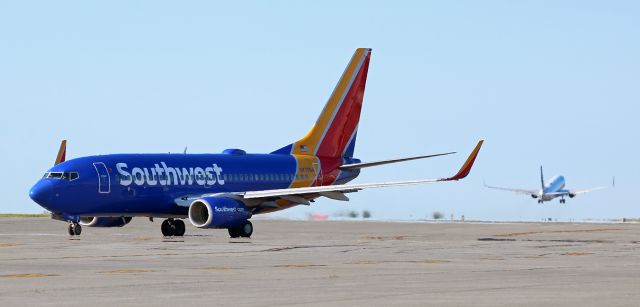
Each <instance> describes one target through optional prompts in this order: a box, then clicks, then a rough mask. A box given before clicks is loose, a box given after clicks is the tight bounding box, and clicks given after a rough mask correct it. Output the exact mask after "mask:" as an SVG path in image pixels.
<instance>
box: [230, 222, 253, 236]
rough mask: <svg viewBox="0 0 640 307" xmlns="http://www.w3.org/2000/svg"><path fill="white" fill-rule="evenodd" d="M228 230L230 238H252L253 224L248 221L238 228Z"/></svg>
mask: <svg viewBox="0 0 640 307" xmlns="http://www.w3.org/2000/svg"><path fill="white" fill-rule="evenodd" d="M228 230H229V236H230V237H232V238H238V237H243V238H250V237H251V234H253V224H251V222H249V221H246V222H245V223H244V224H242V225H240V226H237V227H233V228H229V229H228Z"/></svg>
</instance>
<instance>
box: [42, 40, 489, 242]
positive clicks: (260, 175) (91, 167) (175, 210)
mask: <svg viewBox="0 0 640 307" xmlns="http://www.w3.org/2000/svg"><path fill="white" fill-rule="evenodd" d="M370 57H371V49H367V48H360V49H357V50H356V52H355V54H354V55H353V57H352V58H351V61H350V62H349V65H348V66H347V68H346V70H345V71H344V73H343V75H342V77H341V78H340V81H339V82H338V84H337V86H336V87H335V89H334V91H333V93H332V94H331V97H329V101H328V102H327V104H326V105H325V107H324V109H323V110H322V113H321V114H320V117H319V118H318V119H317V121H316V123H315V125H313V127H312V128H311V130H310V131H309V132H308V133H307V135H306V136H304V137H303V138H302V139H300V140H298V141H296V142H295V143H292V144H289V145H287V146H285V147H282V148H280V149H278V150H276V151H274V152H272V153H269V154H248V153H246V152H245V151H243V150H241V149H227V150H224V151H223V152H222V153H221V154H187V153H186V151H185V153H183V154H111V155H98V156H89V157H81V158H76V159H72V160H69V161H65V156H66V151H67V150H66V140H63V141H62V143H61V145H60V150H59V152H58V156H57V158H56V160H55V165H54V167H52V168H51V169H49V170H48V171H47V172H46V173H45V174H44V177H43V178H41V179H40V180H39V181H38V182H37V183H36V184H35V185H34V186H33V188H32V189H31V191H30V192H29V196H30V197H31V199H33V200H34V201H35V202H36V203H38V204H39V205H40V206H42V207H44V208H45V209H47V210H49V211H50V212H51V216H52V218H54V219H57V220H61V221H66V222H69V228H68V231H69V234H70V235H79V234H80V233H81V231H82V225H84V226H90V227H120V226H124V225H126V224H127V223H129V222H130V221H131V219H132V217H148V218H149V219H153V218H154V217H156V218H164V219H166V220H164V221H163V223H162V227H161V230H162V233H163V235H165V236H182V235H184V232H185V224H184V222H183V221H182V219H185V218H188V219H189V221H190V222H191V223H192V224H193V226H195V227H199V228H218V229H228V231H229V235H230V236H231V237H250V236H251V234H252V233H253V225H252V224H251V222H250V221H249V219H250V218H251V217H252V216H253V215H255V214H262V213H268V212H273V211H278V210H283V209H287V208H290V207H292V206H296V205H309V204H310V202H313V201H314V200H315V199H316V198H319V197H327V198H330V199H334V200H341V201H347V200H349V198H347V196H346V195H345V194H347V193H352V192H357V191H360V190H363V189H367V188H380V187H390V186H404V185H413V184H426V183H434V182H444V181H454V180H459V179H462V178H464V177H466V176H467V175H468V174H469V171H470V170H471V167H472V166H473V163H474V161H475V159H476V157H477V155H478V152H479V150H480V147H481V146H482V142H483V141H482V140H481V141H480V142H479V143H478V144H477V146H476V147H475V149H474V150H473V152H472V153H471V155H470V156H469V158H468V159H467V160H466V162H465V163H464V164H463V166H462V168H461V169H460V170H459V172H458V173H457V174H455V175H454V176H452V177H449V178H441V179H425V180H410V181H397V182H383V183H365V184H347V183H348V182H349V181H351V180H353V179H355V178H356V177H357V176H358V174H359V173H360V169H362V168H366V167H371V166H377V165H383V164H389V163H396V162H402V161H408V160H415V159H423V158H429V157H436V156H442V155H448V154H452V153H442V154H435V155H428V156H416V157H408V158H402V159H393V160H384V161H376V162H361V161H360V160H358V159H356V158H354V157H353V153H354V147H355V142H356V132H357V128H358V122H359V120H360V110H361V108H362V99H363V96H364V90H365V83H366V79H367V71H368V67H369V59H370Z"/></svg>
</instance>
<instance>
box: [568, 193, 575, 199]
mask: <svg viewBox="0 0 640 307" xmlns="http://www.w3.org/2000/svg"><path fill="white" fill-rule="evenodd" d="M576 195H577V194H573V193H569V198H574V197H576Z"/></svg>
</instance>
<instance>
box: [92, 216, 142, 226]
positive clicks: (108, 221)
mask: <svg viewBox="0 0 640 307" xmlns="http://www.w3.org/2000/svg"><path fill="white" fill-rule="evenodd" d="M131 219H132V217H130V216H121V217H95V216H89V217H82V218H80V225H82V226H87V227H122V226H124V225H127V224H129V222H131Z"/></svg>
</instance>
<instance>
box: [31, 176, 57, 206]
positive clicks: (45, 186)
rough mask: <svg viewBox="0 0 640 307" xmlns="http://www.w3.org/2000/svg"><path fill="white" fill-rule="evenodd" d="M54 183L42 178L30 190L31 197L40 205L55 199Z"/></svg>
mask: <svg viewBox="0 0 640 307" xmlns="http://www.w3.org/2000/svg"><path fill="white" fill-rule="evenodd" d="M53 193H54V192H53V184H51V182H49V181H45V180H40V181H38V183H36V185H34V186H33V188H31V191H29V197H31V199H33V201H35V202H36V203H38V204H39V205H46V203H47V202H49V201H51V199H53Z"/></svg>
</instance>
